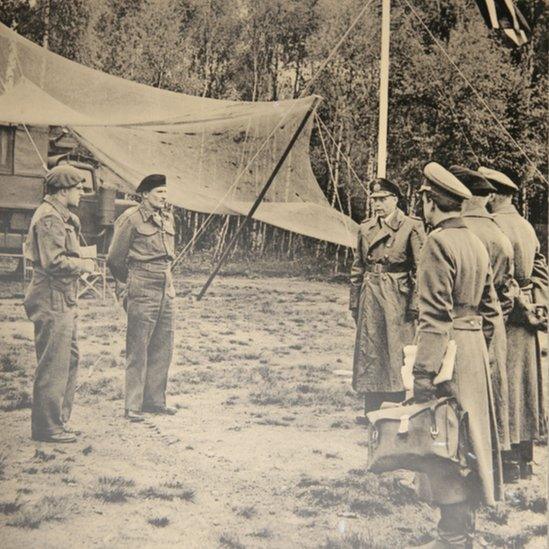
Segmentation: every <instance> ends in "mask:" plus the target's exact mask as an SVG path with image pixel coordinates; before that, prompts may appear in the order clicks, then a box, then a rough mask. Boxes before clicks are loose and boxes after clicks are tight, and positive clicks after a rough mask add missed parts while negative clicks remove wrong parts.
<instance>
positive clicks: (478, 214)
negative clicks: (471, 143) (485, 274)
mask: <svg viewBox="0 0 549 549" xmlns="http://www.w3.org/2000/svg"><path fill="white" fill-rule="evenodd" d="M463 221H464V222H465V225H466V226H467V228H468V229H470V230H471V231H472V232H473V233H474V234H475V235H476V236H477V237H478V238H479V239H480V240H481V242H482V243H483V244H484V246H485V248H486V251H487V252H488V256H489V257H490V264H491V266H492V272H493V276H494V287H495V290H496V294H497V296H498V299H499V303H500V305H501V309H502V313H503V315H502V316H500V317H498V321H497V323H496V326H495V331H494V337H493V338H492V342H491V344H490V348H489V350H488V354H489V357H490V371H491V374H492V387H493V389H494V401H495V408H496V418H497V424H498V434H499V442H500V447H501V449H502V450H510V449H511V441H510V435H509V384H508V380H507V336H506V333H505V322H504V321H505V319H506V318H507V317H508V316H509V313H510V312H511V309H512V308H513V291H514V288H515V282H514V280H513V273H514V263H513V246H512V245H511V242H510V241H509V239H508V238H507V237H506V236H505V234H503V232H502V231H501V229H500V228H499V227H498V226H497V225H496V223H495V221H494V220H493V218H492V216H491V215H490V214H489V213H488V211H487V210H486V209H485V208H481V207H478V208H475V209H471V210H468V211H467V212H465V213H464V214H463Z"/></svg>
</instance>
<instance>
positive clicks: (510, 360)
mask: <svg viewBox="0 0 549 549" xmlns="http://www.w3.org/2000/svg"><path fill="white" fill-rule="evenodd" d="M479 171H480V172H481V173H482V174H483V175H484V176H485V177H486V178H488V179H489V181H490V182H491V183H492V184H493V185H494V186H495V187H496V190H497V194H499V195H504V196H505V195H506V196H511V195H512V194H513V193H515V192H516V191H517V190H518V187H517V185H516V184H515V183H514V182H513V181H512V180H511V179H510V178H509V177H508V176H507V175H505V174H503V173H501V172H498V171H496V170H491V169H488V168H479ZM491 210H492V214H493V216H494V221H495V222H496V223H497V225H498V226H499V227H500V229H501V230H502V231H503V233H504V234H505V235H506V236H507V237H508V238H509V240H510V241H511V244H512V246H513V252H514V268H515V274H514V276H515V279H516V281H517V283H518V285H519V287H520V291H519V294H518V295H517V297H516V299H515V303H514V307H513V311H512V312H511V314H510V315H509V318H508V321H507V375H508V379H509V408H510V412H509V419H510V425H509V427H510V437H511V444H512V450H513V451H512V453H509V454H507V455H506V461H518V462H519V465H520V474H521V476H522V477H523V478H528V477H529V476H530V475H531V465H530V462H531V461H532V460H533V441H534V440H536V439H538V438H539V437H540V436H541V435H542V434H544V431H545V415H544V414H545V411H544V404H543V381H542V370H541V357H540V348H539V341H538V337H537V332H536V330H537V329H543V325H540V326H538V327H537V328H536V326H532V325H530V323H529V322H528V321H527V320H526V318H525V316H524V310H523V308H524V307H530V306H531V305H532V304H533V303H536V304H539V305H544V306H545V307H546V306H547V279H548V274H547V262H546V260H545V258H544V257H543V255H542V254H541V253H540V244H539V241H538V239H537V236H536V233H535V231H534V228H533V227H532V225H530V223H528V221H527V220H526V219H524V218H523V217H522V216H521V215H520V214H519V213H518V211H517V210H516V208H515V207H514V206H513V205H512V203H511V201H510V199H508V200H506V201H502V202H500V201H497V202H494V203H493V204H492V207H491ZM545 329H546V326H545Z"/></svg>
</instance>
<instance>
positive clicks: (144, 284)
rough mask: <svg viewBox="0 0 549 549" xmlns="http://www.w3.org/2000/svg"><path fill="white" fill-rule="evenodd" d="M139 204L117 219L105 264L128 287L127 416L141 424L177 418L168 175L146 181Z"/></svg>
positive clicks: (157, 176) (155, 175)
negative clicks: (171, 395) (172, 384)
mask: <svg viewBox="0 0 549 549" xmlns="http://www.w3.org/2000/svg"><path fill="white" fill-rule="evenodd" d="M137 193H138V194H140V195H141V204H140V205H138V206H135V207H133V208H129V209H128V210H126V211H125V212H124V213H123V214H122V215H121V216H120V217H119V218H118V219H117V220H116V224H115V227H114V235H113V239H112V243H111V246H110V248H109V253H108V256H107V265H108V266H109V269H110V271H111V273H112V275H113V277H114V278H115V279H116V280H117V281H118V282H120V283H123V284H126V285H127V298H126V299H127V302H126V304H127V313H128V327H127V332H126V402H125V416H126V417H127V418H128V419H129V420H130V421H132V422H139V421H143V419H144V418H143V412H147V413H153V414H169V415H172V414H175V413H176V410H175V409H173V408H169V407H167V406H166V385H167V381H168V369H169V367H170V363H171V360H172V355H173V332H174V326H173V323H174V320H173V299H174V297H175V290H174V287H173V280H172V274H171V262H172V260H173V258H174V237H175V230H174V221H173V216H172V215H171V213H170V212H169V211H168V209H167V208H166V195H167V188H166V177H165V176H164V175H160V174H153V175H149V176H147V177H145V179H143V181H141V183H140V184H139V186H138V188H137Z"/></svg>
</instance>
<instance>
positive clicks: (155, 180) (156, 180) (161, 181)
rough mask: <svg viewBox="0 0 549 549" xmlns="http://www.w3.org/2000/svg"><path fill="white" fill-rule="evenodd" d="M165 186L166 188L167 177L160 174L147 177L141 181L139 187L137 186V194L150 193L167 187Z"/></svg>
mask: <svg viewBox="0 0 549 549" xmlns="http://www.w3.org/2000/svg"><path fill="white" fill-rule="evenodd" d="M165 186H166V176H165V175H162V174H159V173H153V174H151V175H148V176H147V177H145V178H144V179H143V180H142V181H141V183H139V185H138V186H137V189H136V192H137V193H147V192H149V191H152V190H153V189H156V188H157V187H165Z"/></svg>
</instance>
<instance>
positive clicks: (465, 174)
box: [449, 166, 496, 196]
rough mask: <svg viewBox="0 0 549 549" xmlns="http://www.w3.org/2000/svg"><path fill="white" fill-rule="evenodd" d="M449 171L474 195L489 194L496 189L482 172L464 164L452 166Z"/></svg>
mask: <svg viewBox="0 0 549 549" xmlns="http://www.w3.org/2000/svg"><path fill="white" fill-rule="evenodd" d="M449 171H450V172H451V173H452V174H454V175H455V176H456V177H457V178H458V179H459V180H460V181H461V182H462V183H463V184H464V185H465V186H466V187H467V188H468V189H469V190H470V191H471V194H472V195H473V196H487V195H488V194H490V193H493V192H494V191H495V190H496V188H495V187H494V186H493V185H492V184H491V183H490V182H489V181H488V179H486V178H485V177H484V176H483V175H482V174H481V173H480V172H476V171H474V170H470V169H469V168H466V167H464V166H450V168H449Z"/></svg>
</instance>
